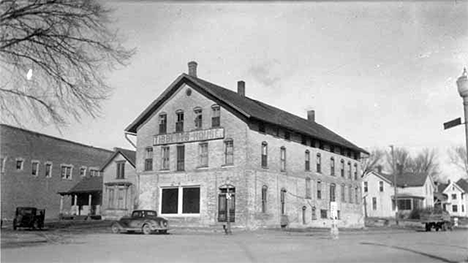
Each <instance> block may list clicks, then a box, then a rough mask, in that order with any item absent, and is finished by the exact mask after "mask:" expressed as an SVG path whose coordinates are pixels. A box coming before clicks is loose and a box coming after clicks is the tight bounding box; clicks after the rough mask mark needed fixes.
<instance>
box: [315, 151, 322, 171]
mask: <svg viewBox="0 0 468 263" xmlns="http://www.w3.org/2000/svg"><path fill="white" fill-rule="evenodd" d="M321 165H322V158H321V156H320V153H317V167H316V168H317V173H321V172H322V166H321Z"/></svg>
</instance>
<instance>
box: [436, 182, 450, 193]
mask: <svg viewBox="0 0 468 263" xmlns="http://www.w3.org/2000/svg"><path fill="white" fill-rule="evenodd" d="M447 186H448V184H442V183H441V184H439V185H438V186H437V192H439V193H443V192H444V190H445V188H447Z"/></svg>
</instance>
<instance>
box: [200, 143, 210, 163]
mask: <svg viewBox="0 0 468 263" xmlns="http://www.w3.org/2000/svg"><path fill="white" fill-rule="evenodd" d="M198 155H199V162H198V166H199V167H208V143H206V142H205V143H200V144H199V146H198Z"/></svg>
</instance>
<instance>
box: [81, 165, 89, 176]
mask: <svg viewBox="0 0 468 263" xmlns="http://www.w3.org/2000/svg"><path fill="white" fill-rule="evenodd" d="M82 169H84V173H83V174H81V170H82ZM87 170H88V168H86V166H81V167H80V177H85V176H86V172H87Z"/></svg>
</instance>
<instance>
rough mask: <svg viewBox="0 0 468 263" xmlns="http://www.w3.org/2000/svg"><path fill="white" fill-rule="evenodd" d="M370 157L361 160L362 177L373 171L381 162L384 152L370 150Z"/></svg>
mask: <svg viewBox="0 0 468 263" xmlns="http://www.w3.org/2000/svg"><path fill="white" fill-rule="evenodd" d="M369 152H370V155H369V156H368V157H367V158H363V159H361V167H362V175H363V176H364V175H366V174H367V173H369V172H371V171H373V170H374V169H376V168H377V166H379V165H381V164H382V162H383V157H384V151H383V150H379V149H372V150H371V151H369Z"/></svg>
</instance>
